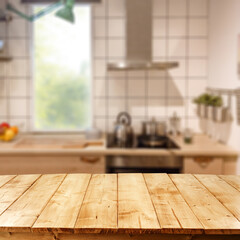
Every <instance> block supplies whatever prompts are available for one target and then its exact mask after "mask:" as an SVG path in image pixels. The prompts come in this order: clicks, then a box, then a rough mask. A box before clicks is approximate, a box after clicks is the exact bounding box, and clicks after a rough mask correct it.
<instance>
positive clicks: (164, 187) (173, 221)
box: [144, 174, 203, 234]
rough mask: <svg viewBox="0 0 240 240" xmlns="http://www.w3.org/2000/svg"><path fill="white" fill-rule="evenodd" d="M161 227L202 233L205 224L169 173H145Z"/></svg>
mask: <svg viewBox="0 0 240 240" xmlns="http://www.w3.org/2000/svg"><path fill="white" fill-rule="evenodd" d="M144 178H145V180H146V183H147V187H148V190H149V192H150V195H151V198H152V201H153V204H154V207H155V210H156V213H157V216H158V220H159V222H160V225H161V228H162V229H164V230H165V231H162V232H166V233H185V234H187V233H191V232H193V231H194V233H201V232H202V229H203V226H202V224H201V223H200V222H199V221H198V219H197V217H196V216H195V215H194V213H193V212H192V210H191V209H190V207H189V206H188V205H187V203H186V202H185V201H184V199H183V197H182V196H181V194H180V193H179V191H178V189H177V188H176V186H175V185H174V184H173V182H172V180H171V179H170V178H169V176H168V175H167V174H144Z"/></svg>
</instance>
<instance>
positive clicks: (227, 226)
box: [0, 174, 240, 234]
mask: <svg viewBox="0 0 240 240" xmlns="http://www.w3.org/2000/svg"><path fill="white" fill-rule="evenodd" d="M0 232H33V233H34V232H35V233H46V232H56V233H103V232H104V233H133V234H134V233H136V234H143V233H162V234H165V233H168V234H169V233H172V234H240V176H215V175H189V174H187V175H183V174H179V175H177V174H173V175H167V174H118V175H116V174H111V175H110V174H102V175H101V174H96V175H91V174H54V175H18V176H0Z"/></svg>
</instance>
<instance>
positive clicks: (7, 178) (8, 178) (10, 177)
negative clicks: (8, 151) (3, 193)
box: [0, 175, 16, 187]
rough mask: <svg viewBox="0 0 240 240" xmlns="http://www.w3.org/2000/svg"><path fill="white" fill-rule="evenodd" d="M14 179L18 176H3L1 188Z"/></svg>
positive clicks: (0, 179) (0, 177)
mask: <svg viewBox="0 0 240 240" xmlns="http://www.w3.org/2000/svg"><path fill="white" fill-rule="evenodd" d="M14 177H16V175H2V176H0V187H2V186H3V185H5V184H6V183H7V182H9V181H10V180H11V179H13V178H14Z"/></svg>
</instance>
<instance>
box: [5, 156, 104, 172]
mask: <svg viewBox="0 0 240 240" xmlns="http://www.w3.org/2000/svg"><path fill="white" fill-rule="evenodd" d="M104 172H105V158H104V157H102V156H94V157H90V156H70V157H67V156H26V157H24V156H21V157H17V156H16V157H3V156H2V157H0V174H51V173H104Z"/></svg>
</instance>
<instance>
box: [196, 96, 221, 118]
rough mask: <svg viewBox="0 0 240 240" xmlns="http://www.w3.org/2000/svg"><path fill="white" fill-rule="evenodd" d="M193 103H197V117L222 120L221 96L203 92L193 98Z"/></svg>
mask: <svg viewBox="0 0 240 240" xmlns="http://www.w3.org/2000/svg"><path fill="white" fill-rule="evenodd" d="M194 103H195V104H197V114H198V116H199V117H202V118H208V119H211V120H214V121H216V122H221V121H224V120H223V118H224V108H222V105H223V100H222V97H220V96H214V95H211V94H208V93H204V94H201V95H200V96H199V97H197V98H195V99H194Z"/></svg>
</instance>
